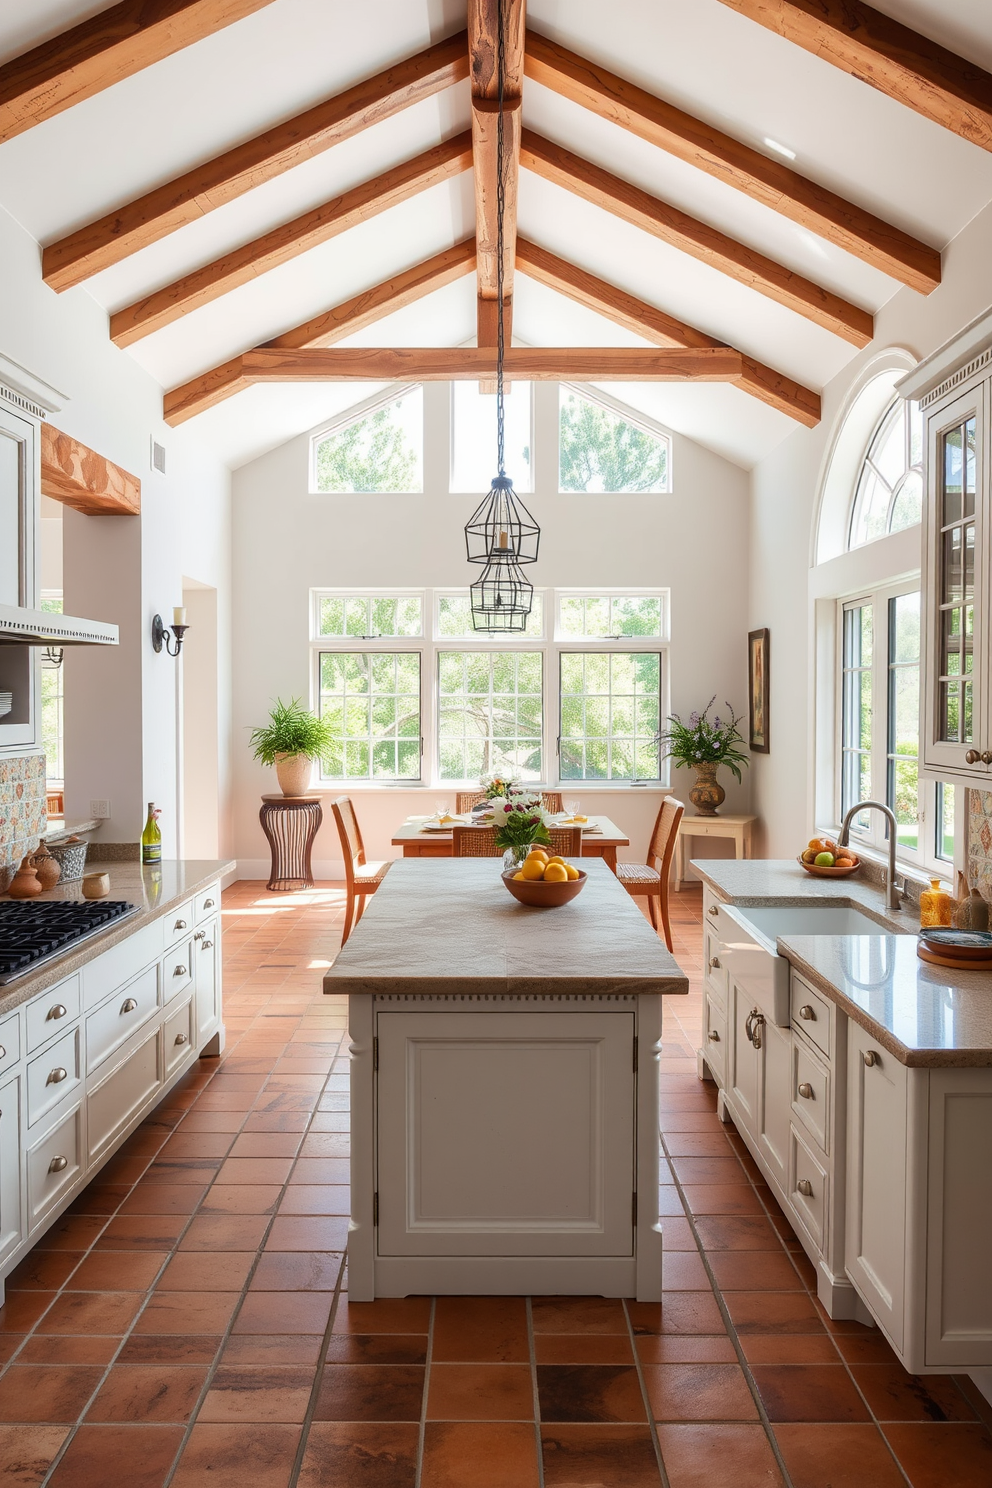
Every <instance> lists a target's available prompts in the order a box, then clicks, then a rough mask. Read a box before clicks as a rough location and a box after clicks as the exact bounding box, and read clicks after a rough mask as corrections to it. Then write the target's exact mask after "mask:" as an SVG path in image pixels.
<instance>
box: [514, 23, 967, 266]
mask: <svg viewBox="0 0 992 1488" xmlns="http://www.w3.org/2000/svg"><path fill="white" fill-rule="evenodd" d="M526 68H527V76H528V77H529V78H533V80H534V82H536V83H543V84H544V86H545V87H547V88H551V89H553V90H554V91H555V92H556V93H559V94H561V95H562V97H564V98H568V99H570V100H571V102H572V103H578V104H581V105H582V106H583V107H584V108H587V109H591V110H592V112H593V113H595V114H598V115H599V116H600V118H603V119H608V120H609V121H610V122H611V123H613V124H618V125H620V127H621V128H623V129H629V130H630V131H631V133H632V134H636V135H639V136H640V138H641V139H644V140H647V141H648V142H649V143H650V144H652V145H658V146H659V147H660V148H661V149H662V150H665V151H667V153H668V154H670V155H675V156H677V157H678V159H679V160H684V161H686V162H687V163H688V164H689V165H694V166H696V167H697V168H698V169H699V170H703V171H705V172H706V173H707V174H708V175H711V176H715V177H716V179H717V180H718V181H723V182H724V183H725V184H726V185H728V186H733V187H734V188H735V189H736V190H738V191H743V192H744V193H745V195H747V196H750V197H753V198H754V200H755V201H759V202H761V203H762V204H763V205H764V206H766V207H771V208H772V210H773V211H776V212H781V213H782V215H783V216H785V217H789V218H791V219H792V221H793V222H798V223H799V224H800V226H802V227H805V228H807V229H808V230H809V231H810V232H814V233H818V234H819V235H820V237H823V238H826V239H827V240H828V241H829V242H831V243H835V244H836V245H837V246H838V247H839V248H843V249H844V250H845V251H846V252H848V253H852V254H854V255H855V256H856V257H857V258H861V259H863V260H864V261H865V263H869V264H871V265H872V267H873V268H876V269H880V270H881V272H882V273H883V274H889V275H891V277H892V278H893V279H898V280H900V282H901V283H903V284H908V285H909V287H910V288H911V289H915V290H918V291H919V292H920V293H921V294H929V293H930V291H931V290H933V289H936V288H937V285H938V284H939V283H940V254H939V252H938V251H937V250H936V249H935V248H931V247H929V246H928V245H927V244H926V243H921V242H919V241H918V240H917V239H916V238H912V237H910V236H909V234H908V233H904V232H902V231H901V230H900V229H899V228H897V227H892V226H891V224H890V223H888V222H883V221H882V219H881V218H880V217H875V216H873V214H872V213H871V212H866V211H865V210H864V209H863V208H862V207H858V206H855V205H854V203H853V202H849V201H845V200H844V198H843V197H842V196H838V195H837V194H836V192H833V191H829V190H828V189H827V188H826V187H825V186H820V185H818V184H817V183H816V182H815V181H810V180H807V178H806V177H805V176H803V175H800V173H799V172H798V171H796V170H792V169H790V167H789V166H787V165H785V164H783V162H782V161H780V160H770V159H769V158H768V156H767V155H762V154H761V152H760V151H758V150H753V149H751V147H750V146H749V145H745V144H742V143H741V141H740V140H736V139H733V138H732V136H730V135H729V134H724V133H722V131H721V130H719V129H716V128H714V127H713V126H712V125H711V124H705V123H704V122H703V121H702V120H701V119H695V118H693V116H692V115H691V114H687V113H684V112H683V111H682V109H678V108H675V107H674V106H673V105H672V104H670V103H665V101H664V100H663V99H661V98H656V97H655V96H654V95H653V94H652V93H647V92H645V90H644V89H643V88H638V87H637V86H636V85H635V84H634V83H630V82H627V81H626V79H624V78H621V77H617V76H616V74H615V73H612V72H608V71H607V70H606V68H605V67H601V66H600V65H599V63H598V62H592V61H590V60H589V59H588V58H587V57H580V56H578V55H577V54H576V53H575V52H570V51H567V50H566V49H565V47H562V46H559V45H558V43H557V42H555V41H549V40H548V39H547V37H544V36H539V35H537V34H536V33H535V32H533V31H528V32H527V54H526Z"/></svg>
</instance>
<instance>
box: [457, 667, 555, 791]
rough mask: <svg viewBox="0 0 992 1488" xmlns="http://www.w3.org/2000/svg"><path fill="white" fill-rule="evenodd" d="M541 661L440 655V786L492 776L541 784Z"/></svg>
mask: <svg viewBox="0 0 992 1488" xmlns="http://www.w3.org/2000/svg"><path fill="white" fill-rule="evenodd" d="M542 661H543V657H542V655H541V653H540V651H440V652H439V653H438V658H437V668H438V694H437V710H438V718H437V728H438V766H439V768H438V774H439V778H440V779H441V780H477V779H478V778H479V776H480V775H481V774H483V773H485V772H488V771H490V770H497V771H499V770H508V771H511V772H512V773H513V774H514V775H516V777H517V778H518V779H519V780H540V778H541V763H542V736H543V716H544V688H543V679H542Z"/></svg>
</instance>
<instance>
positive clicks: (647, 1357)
mask: <svg viewBox="0 0 992 1488" xmlns="http://www.w3.org/2000/svg"><path fill="white" fill-rule="evenodd" d="M637 1357H638V1358H639V1359H640V1361H641V1363H642V1364H736V1363H737V1354H736V1352H735V1349H734V1345H733V1343H732V1342H731V1340H730V1338H729V1337H728V1336H727V1334H726V1333H722V1334H709V1333H645V1334H642V1335H640V1336H639V1337H638V1339H637Z"/></svg>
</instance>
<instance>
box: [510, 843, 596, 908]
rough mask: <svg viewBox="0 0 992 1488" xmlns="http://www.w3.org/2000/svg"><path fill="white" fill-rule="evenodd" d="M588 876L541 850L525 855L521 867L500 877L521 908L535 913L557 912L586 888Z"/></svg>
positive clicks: (540, 848)
mask: <svg viewBox="0 0 992 1488" xmlns="http://www.w3.org/2000/svg"><path fill="white" fill-rule="evenodd" d="M587 877H588V875H587V874H585V873H583V872H582V870H581V868H576V867H575V865H574V864H573V863H566V861H565V859H564V858H560V857H558V856H552V855H551V854H549V853H547V852H545V850H544V848H543V847H538V848H535V849H534V850H533V851H532V852H530V853H528V854H527V857H526V858H525V859H524V861H523V862H522V863H521V865H520V867H519V868H517V869H516V870H512V869H511V871H510V872H508V873H504V874H503V882H504V883H505V884H506V887H507V888H508V889H509V891H510V893H511V894H512V895H513V897H514V899H519V901H520V903H521V904H530V905H532V906H533V907H534V908H536V909H557V908H558V907H559V906H560V905H562V904H567V903H568V902H569V900H571V899H574V898H575V897H576V895H577V894H581V893H582V890H583V889H584V888H585V886H586V878H587Z"/></svg>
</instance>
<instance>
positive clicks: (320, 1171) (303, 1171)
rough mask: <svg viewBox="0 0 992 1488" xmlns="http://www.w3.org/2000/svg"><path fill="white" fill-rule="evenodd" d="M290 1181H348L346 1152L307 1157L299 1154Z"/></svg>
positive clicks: (348, 1169)
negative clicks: (328, 1155)
mask: <svg viewBox="0 0 992 1488" xmlns="http://www.w3.org/2000/svg"><path fill="white" fill-rule="evenodd" d="M289 1181H290V1183H349V1182H350V1181H351V1171H350V1167H349V1163H348V1156H347V1154H346V1155H345V1156H343V1157H341V1156H339V1157H307V1156H305V1155H304V1154H302V1153H301V1154H300V1157H299V1158H298V1159H297V1162H296V1165H295V1167H294V1168H293V1176H292V1177H291V1178H290V1180H289Z"/></svg>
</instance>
